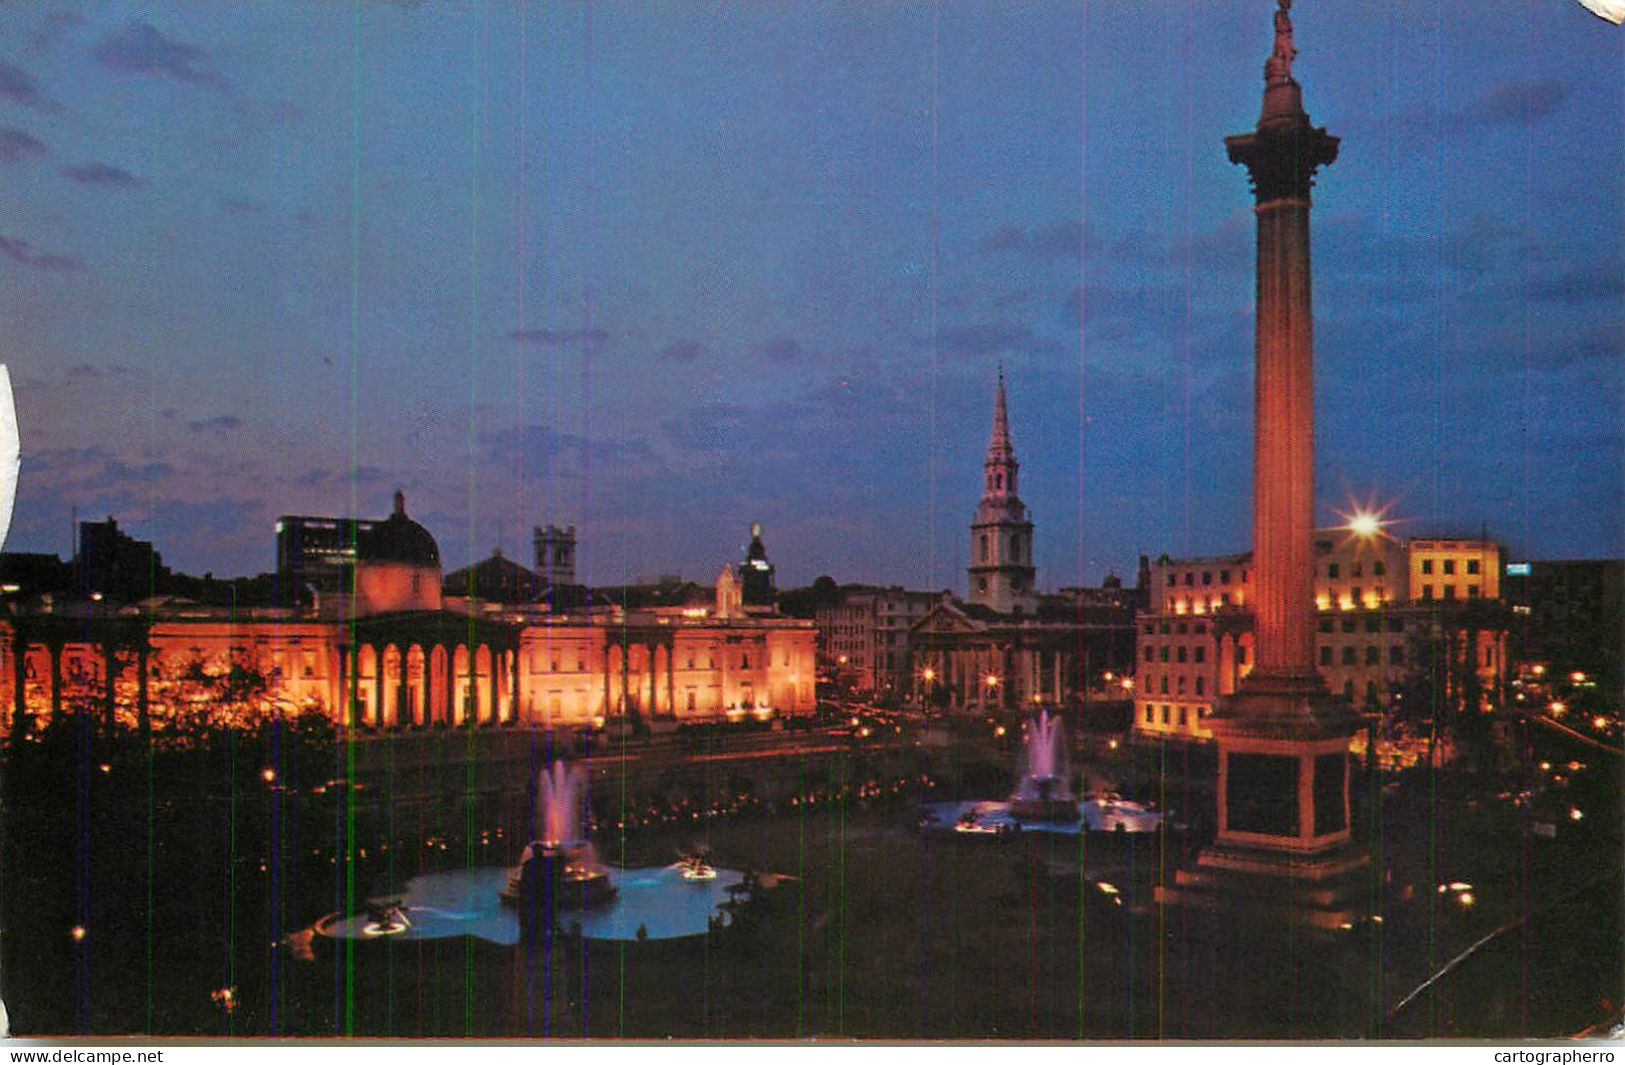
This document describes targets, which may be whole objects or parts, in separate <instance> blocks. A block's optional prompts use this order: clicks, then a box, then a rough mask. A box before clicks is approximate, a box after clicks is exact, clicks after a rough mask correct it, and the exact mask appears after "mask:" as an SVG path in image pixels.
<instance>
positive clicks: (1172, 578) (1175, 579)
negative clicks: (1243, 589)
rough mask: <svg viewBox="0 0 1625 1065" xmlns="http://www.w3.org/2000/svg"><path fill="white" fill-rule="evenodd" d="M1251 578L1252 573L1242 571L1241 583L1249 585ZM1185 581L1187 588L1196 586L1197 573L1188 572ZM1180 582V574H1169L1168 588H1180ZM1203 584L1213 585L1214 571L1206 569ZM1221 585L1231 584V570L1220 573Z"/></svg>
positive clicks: (1203, 572)
mask: <svg viewBox="0 0 1625 1065" xmlns="http://www.w3.org/2000/svg"><path fill="white" fill-rule="evenodd" d="M1249 577H1250V573H1249V571H1248V570H1242V571H1241V582H1242V583H1243V584H1246V583H1247V581H1248V579H1249ZM1184 581H1185V586H1186V587H1187V588H1188V587H1190V586H1192V585H1194V584H1195V583H1196V571H1195V570H1186V571H1185V574H1184ZM1179 582H1180V575H1179V574H1177V573H1170V574H1168V587H1170V588H1176V587H1178V586H1179ZM1202 583H1203V584H1212V583H1213V571H1212V570H1210V569H1205V570H1203V571H1202ZM1219 583H1220V584H1229V583H1230V571H1229V570H1227V569H1222V570H1220V571H1219Z"/></svg>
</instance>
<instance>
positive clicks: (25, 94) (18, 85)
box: [0, 61, 62, 112]
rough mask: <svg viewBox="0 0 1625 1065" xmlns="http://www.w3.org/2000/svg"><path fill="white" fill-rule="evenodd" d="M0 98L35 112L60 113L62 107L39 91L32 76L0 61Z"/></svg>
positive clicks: (36, 82) (19, 68) (20, 68)
mask: <svg viewBox="0 0 1625 1065" xmlns="http://www.w3.org/2000/svg"><path fill="white" fill-rule="evenodd" d="M0 97H4V98H5V99H7V100H11V101H13V102H15V103H19V104H22V105H23V106H24V107H32V108H33V109H34V110H36V111H53V112H54V111H60V110H61V109H62V106H61V105H60V104H58V103H57V102H56V101H55V100H52V99H50V98H49V97H47V96H46V95H45V94H44V93H43V92H41V91H40V87H39V82H38V81H36V80H35V78H34V75H32V74H30V73H29V72H28V71H26V70H24V69H23V68H22V67H18V66H13V65H11V64H10V63H7V62H4V61H0Z"/></svg>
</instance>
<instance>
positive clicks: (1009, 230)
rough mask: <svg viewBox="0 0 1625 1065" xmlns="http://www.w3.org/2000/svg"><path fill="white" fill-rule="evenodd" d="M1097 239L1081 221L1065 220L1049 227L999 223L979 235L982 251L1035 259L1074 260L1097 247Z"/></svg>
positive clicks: (1098, 244) (1098, 243)
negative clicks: (991, 230) (998, 226)
mask: <svg viewBox="0 0 1625 1065" xmlns="http://www.w3.org/2000/svg"><path fill="white" fill-rule="evenodd" d="M1099 246H1100V242H1099V241H1098V240H1097V239H1096V238H1095V236H1094V234H1093V233H1091V232H1089V231H1088V230H1087V229H1086V227H1085V226H1084V224H1083V223H1082V222H1078V221H1075V220H1068V221H1065V222H1057V223H1056V224H1054V225H1050V226H1040V227H1037V228H1034V229H1021V228H1020V227H1018V226H1001V227H1000V228H998V229H996V230H994V231H993V232H992V233H989V234H988V235H987V236H986V237H983V238H982V250H983V251H986V252H993V253H1001V252H1003V253H1010V254H1014V255H1026V256H1030V257H1032V258H1035V259H1077V258H1081V257H1082V256H1084V255H1086V254H1089V253H1090V252H1093V251H1095V250H1097V249H1098V248H1099Z"/></svg>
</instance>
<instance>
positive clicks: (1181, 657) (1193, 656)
mask: <svg viewBox="0 0 1625 1065" xmlns="http://www.w3.org/2000/svg"><path fill="white" fill-rule="evenodd" d="M1168 650H1169V648H1168V645H1167V644H1164V645H1163V646H1161V647H1153V646H1151V645H1150V644H1146V645H1145V660H1146V661H1147V662H1166V661H1168ZM1237 650H1238V651H1239V650H1241V648H1240V647H1237ZM1173 652H1174V661H1175V662H1185V661H1191V662H1206V661H1207V645H1206V644H1200V643H1199V644H1197V645H1196V646H1194V647H1191V648H1189V649H1187V648H1186V646H1185V645H1184V644H1177V645H1175V646H1174V647H1173ZM1187 654H1188V655H1189V658H1187V657H1186V656H1187Z"/></svg>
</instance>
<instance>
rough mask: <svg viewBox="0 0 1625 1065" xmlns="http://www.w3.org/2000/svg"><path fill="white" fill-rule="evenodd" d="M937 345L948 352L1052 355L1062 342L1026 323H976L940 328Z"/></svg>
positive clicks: (953, 353) (1058, 349)
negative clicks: (1036, 332)
mask: <svg viewBox="0 0 1625 1065" xmlns="http://www.w3.org/2000/svg"><path fill="white" fill-rule="evenodd" d="M936 342H937V346H938V347H939V348H940V349H941V350H942V351H943V352H945V353H947V354H949V355H1001V354H1002V355H1053V354H1055V353H1057V352H1058V351H1060V345H1059V344H1057V343H1056V342H1055V341H1053V340H1048V339H1045V338H1044V337H1041V336H1038V335H1037V334H1035V333H1034V332H1033V331H1032V330H1031V329H1029V328H1028V327H1027V326H1024V325H1005V324H1000V323H996V322H975V323H971V324H968V325H948V326H943V327H942V328H941V329H938V330H937V336H936Z"/></svg>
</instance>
